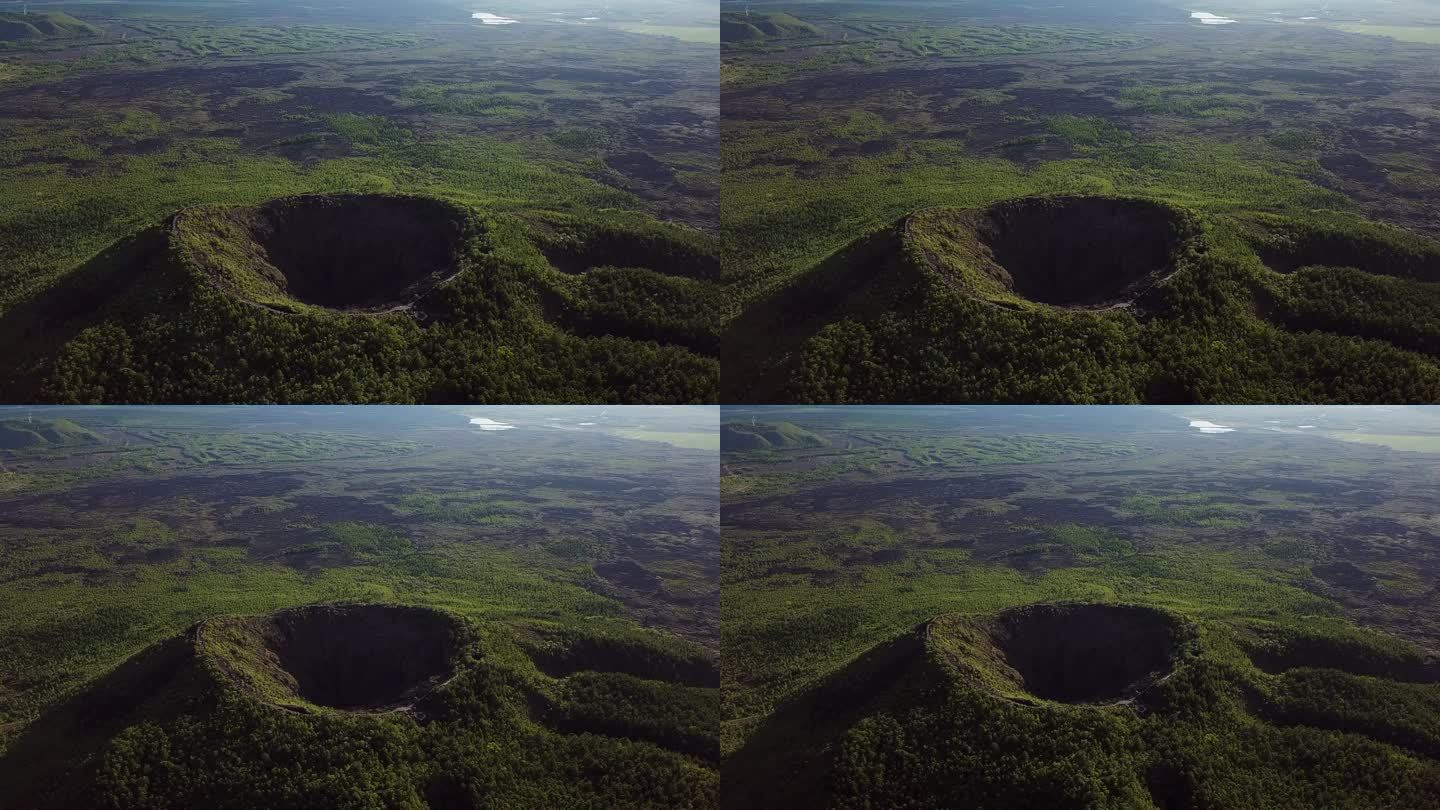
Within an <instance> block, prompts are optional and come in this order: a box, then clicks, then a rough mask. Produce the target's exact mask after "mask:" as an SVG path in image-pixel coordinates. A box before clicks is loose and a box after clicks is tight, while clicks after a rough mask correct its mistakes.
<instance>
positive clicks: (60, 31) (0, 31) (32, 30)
mask: <svg viewBox="0 0 1440 810" xmlns="http://www.w3.org/2000/svg"><path fill="white" fill-rule="evenodd" d="M100 33H101V32H100V29H99V28H96V27H95V26H93V25H91V24H90V23H87V22H82V21H80V20H77V19H75V18H74V17H72V16H70V15H69V14H66V13H64V12H61V11H37V12H35V13H34V14H31V13H29V12H24V13H20V14H16V13H15V12H13V11H0V43H15V42H36V41H42V40H54V39H75V38H78V37H94V36H99V35H100Z"/></svg>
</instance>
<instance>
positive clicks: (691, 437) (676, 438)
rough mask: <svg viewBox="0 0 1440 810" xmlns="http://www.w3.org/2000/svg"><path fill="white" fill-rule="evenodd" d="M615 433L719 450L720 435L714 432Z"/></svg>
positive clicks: (644, 439) (698, 448)
mask: <svg viewBox="0 0 1440 810" xmlns="http://www.w3.org/2000/svg"><path fill="white" fill-rule="evenodd" d="M615 435H617V436H623V437H624V438H626V439H635V440H636V441H642V442H661V443H664V444H668V445H672V446H674V447H689V448H692V449H694V450H719V449H720V437H719V436H718V435H716V434H714V433H682V432H676V431H665V430H617V431H615Z"/></svg>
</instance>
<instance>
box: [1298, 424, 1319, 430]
mask: <svg viewBox="0 0 1440 810" xmlns="http://www.w3.org/2000/svg"><path fill="white" fill-rule="evenodd" d="M1295 427H1297V428H1300V429H1301V430H1314V429H1315V426H1314V425H1296V426H1295Z"/></svg>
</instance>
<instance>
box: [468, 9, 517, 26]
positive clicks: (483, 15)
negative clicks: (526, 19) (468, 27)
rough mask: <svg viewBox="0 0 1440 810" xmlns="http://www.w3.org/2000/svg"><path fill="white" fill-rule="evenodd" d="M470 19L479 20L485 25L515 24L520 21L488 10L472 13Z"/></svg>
mask: <svg viewBox="0 0 1440 810" xmlns="http://www.w3.org/2000/svg"><path fill="white" fill-rule="evenodd" d="M470 19H472V20H479V21H480V22H481V23H482V24H484V25H514V24H515V23H518V22H520V21H519V20H512V19H510V18H509V17H501V16H500V15H499V14H491V13H490V12H488V11H477V12H475V13H474V14H471V15H470Z"/></svg>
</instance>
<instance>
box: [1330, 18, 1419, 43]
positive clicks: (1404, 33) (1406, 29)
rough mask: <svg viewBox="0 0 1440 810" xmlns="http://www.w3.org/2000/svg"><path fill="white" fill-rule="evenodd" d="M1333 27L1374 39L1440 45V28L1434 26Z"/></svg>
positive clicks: (1339, 24)
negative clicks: (1382, 38) (1381, 38)
mask: <svg viewBox="0 0 1440 810" xmlns="http://www.w3.org/2000/svg"><path fill="white" fill-rule="evenodd" d="M1333 27H1335V28H1338V29H1340V30H1341V31H1348V32H1350V33H1352V34H1366V35H1368V36H1374V37H1389V38H1390V39H1395V40H1399V41H1400V42H1418V43H1420V44H1422V45H1440V26H1434V25H1363V24H1360V23H1336V24H1335V25H1334V26H1333Z"/></svg>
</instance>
